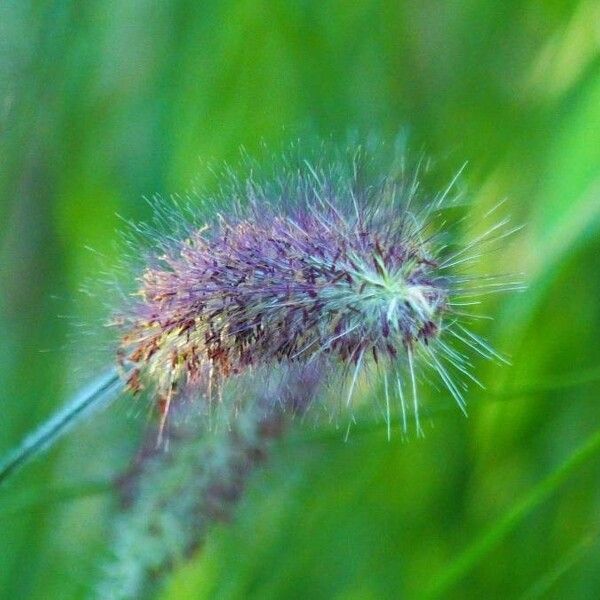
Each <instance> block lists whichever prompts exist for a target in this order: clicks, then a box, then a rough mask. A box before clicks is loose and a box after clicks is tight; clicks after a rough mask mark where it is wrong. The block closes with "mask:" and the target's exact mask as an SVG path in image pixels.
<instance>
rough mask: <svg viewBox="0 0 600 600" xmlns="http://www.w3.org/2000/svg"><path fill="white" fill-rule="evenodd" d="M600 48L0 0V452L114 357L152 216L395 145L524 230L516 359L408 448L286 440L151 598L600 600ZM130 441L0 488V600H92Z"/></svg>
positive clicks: (311, 10) (526, 12) (369, 11)
mask: <svg viewBox="0 0 600 600" xmlns="http://www.w3.org/2000/svg"><path fill="white" fill-rule="evenodd" d="M599 49H600V5H599V4H598V3H597V2H595V1H594V0H583V1H580V2H559V1H557V0H555V1H543V0H526V1H522V2H516V1H513V0H507V1H504V2H496V1H493V0H452V1H449V2H433V1H431V0H419V1H416V0H415V1H412V0H411V1H396V2H390V1H384V0H372V1H365V0H356V1H354V2H343V1H340V0H338V1H330V0H318V1H317V0H314V1H313V0H292V1H289V0H280V1H277V0H273V1H266V0H265V1H262V0H238V1H230V0H206V1H204V2H196V1H190V0H171V1H169V2H167V1H160V0H126V1H123V0H103V1H99V0H91V1H88V2H76V1H74V0H72V1H69V0H62V1H59V0H54V1H51V0H41V1H36V2H32V1H31V2H30V1H27V0H3V1H2V2H1V3H0V157H1V158H0V335H1V338H0V406H1V412H0V452H4V451H6V450H7V449H9V448H10V447H11V446H12V445H13V444H15V443H16V442H17V441H18V440H19V439H20V438H21V437H22V435H24V433H25V432H26V431H27V430H29V429H30V428H31V427H32V426H33V425H34V424H36V423H38V422H39V421H40V420H42V419H43V418H44V417H45V416H47V415H49V414H50V413H51V412H52V410H53V409H54V408H55V407H57V406H59V405H60V404H61V403H62V402H64V401H65V399H66V398H67V397H68V396H69V394H70V393H71V392H72V391H73V390H74V389H75V388H76V387H77V385H79V384H80V383H81V382H82V381H85V380H86V378H89V377H90V376H92V375H93V372H94V370H95V369H96V368H97V367H98V365H99V364H100V363H101V362H102V361H103V360H104V358H105V357H104V356H103V354H102V350H101V348H102V347H103V345H104V334H103V332H102V327H101V326H96V324H100V323H101V322H102V319H103V318H104V317H105V315H106V312H105V306H104V304H105V303H104V298H103V294H102V291H101V286H99V285H98V282H99V281H100V280H101V279H102V277H101V275H102V270H101V268H100V267H99V260H98V259H99V256H100V257H101V258H102V260H103V261H105V263H106V264H108V265H110V264H112V263H114V262H116V261H117V260H118V259H119V256H118V250H117V248H118V246H117V245H116V244H115V241H116V240H117V238H118V236H119V233H118V231H119V230H120V229H122V228H123V221H122V219H126V220H127V219H143V218H148V217H149V216H150V209H149V207H148V205H147V204H146V203H145V202H144V201H143V197H144V196H152V195H154V194H157V193H158V194H163V195H169V194H170V193H176V192H184V191H185V190H187V189H189V188H190V186H193V185H196V184H198V183H202V181H203V180H204V179H205V178H206V177H207V170H206V168H205V166H203V165H204V164H205V163H204V161H205V160H207V159H210V160H213V161H221V160H233V159H234V158H235V157H236V156H237V154H238V149H239V147H240V145H244V146H245V147H246V148H248V150H249V151H250V152H252V150H253V149H255V148H257V147H258V145H259V143H260V141H261V140H264V141H265V142H266V143H267V144H273V145H277V144H281V143H285V141H286V139H287V138H288V137H289V136H290V135H294V132H296V131H298V130H299V129H300V130H304V131H310V132H312V133H314V134H316V135H322V136H330V137H332V138H333V139H337V138H338V137H339V138H340V139H343V138H344V136H346V135H347V133H348V131H350V130H356V131H362V132H372V131H375V132H378V133H379V134H380V135H383V136H386V135H390V136H391V135H395V134H396V133H398V131H403V132H405V133H407V135H408V137H409V140H410V146H411V147H413V148H416V149H418V150H419V151H425V152H426V153H427V154H429V155H431V156H434V157H437V158H442V159H443V160H441V161H440V165H441V167H440V168H441V169H442V171H441V174H440V176H441V178H446V179H449V178H450V177H451V176H452V175H453V169H455V168H456V167H457V166H459V165H460V164H461V163H462V162H463V161H464V160H468V161H469V167H468V169H467V170H466V174H465V179H466V181H467V182H468V184H469V187H470V189H471V195H472V198H473V211H474V212H475V213H477V212H478V211H482V210H484V209H485V208H486V207H489V206H491V205H493V203H495V202H496V201H498V200H500V199H502V198H503V197H507V198H508V200H507V206H508V208H509V211H510V212H511V213H512V214H513V215H514V216H515V220H517V221H521V222H524V223H526V225H527V226H526V228H525V230H524V231H523V232H522V233H521V234H519V235H518V236H517V237H516V238H515V239H514V240H513V241H512V242H510V243H507V244H506V248H505V249H503V251H501V252H499V253H498V252H497V253H495V254H494V255H489V256H487V257H486V258H485V259H484V263H483V266H482V269H483V270H486V269H487V268H488V267H489V268H490V269H493V268H499V269H500V270H513V271H514V270H516V271H522V272H524V273H526V279H527V281H528V284H529V289H528V291H527V292H526V293H524V294H519V295H512V296H508V297H506V298H494V299H491V300H490V301H489V302H487V301H486V303H485V306H484V307H483V308H482V311H483V312H492V313H493V314H494V315H495V317H496V318H495V320H494V321H491V322H485V323H483V324H482V326H481V328H480V332H481V333H482V334H485V335H486V336H488V338H489V339H490V340H491V341H492V342H493V343H494V345H495V346H496V347H498V348H499V349H501V350H502V351H504V352H506V353H508V354H509V355H511V356H512V361H513V363H514V366H512V367H510V368H499V367H497V366H494V365H491V364H484V363H481V364H479V365H478V372H479V376H480V378H481V379H483V380H484V382H485V383H486V384H487V386H488V390H487V391H486V392H482V391H473V393H471V394H470V395H469V404H470V415H469V418H468V419H466V418H464V417H463V416H462V415H461V414H460V412H459V411H458V410H448V411H444V412H443V413H440V414H437V415H435V417H434V418H432V419H431V421H429V422H428V424H427V428H426V429H427V435H426V437H425V439H422V440H412V441H409V442H401V441H400V437H399V436H396V437H393V438H392V441H391V442H388V441H387V439H386V435H385V426H384V425H383V424H380V426H374V427H365V428H364V430H362V431H360V430H357V432H356V433H355V434H354V435H351V437H350V439H349V441H348V442H347V443H344V442H343V439H342V438H343V436H342V435H340V434H339V432H338V433H336V432H335V431H331V430H327V429H326V428H324V430H323V431H322V432H320V431H314V430H311V431H303V430H302V428H299V429H298V430H296V431H295V432H294V435H293V437H292V438H290V440H289V441H288V442H287V443H282V444H280V445H279V446H278V447H277V449H276V452H275V456H274V458H273V460H272V462H271V463H270V465H269V467H268V468H266V469H263V470H262V471H261V472H260V473H257V474H256V476H255V477H254V478H253V480H252V482H251V485H250V489H249V490H248V493H247V495H246V496H245V497H244V500H243V501H242V503H241V504H240V506H239V510H238V511H237V513H236V515H235V518H234V520H233V522H232V523H231V524H229V525H220V526H218V527H217V528H215V529H214V530H213V532H212V533H211V535H210V537H209V540H208V543H207V545H206V548H205V550H204V551H203V552H202V553H200V554H199V555H198V556H197V557H194V558H193V559H192V560H190V561H189V562H187V563H186V564H184V565H182V567H181V568H180V569H178V570H177V572H176V573H175V575H174V576H173V577H172V578H171V580H170V581H169V582H168V585H167V587H166V588H165V591H164V593H163V596H162V597H163V598H165V599H166V598H168V599H170V600H176V599H180V598H186V599H188V598H317V599H318V598H340V599H342V598H343V599H348V600H350V599H352V600H355V599H356V600H358V599H370V598H372V599H378V598H403V597H405V598H420V597H442V598H521V597H526V598H538V597H544V598H545V597H548V598H570V599H572V598H582V599H587V598H597V597H600V402H599V400H600V398H599V397H598V392H599V390H600V300H599V298H600V51H599ZM89 248H93V251H91V250H89ZM100 262H102V261H100ZM82 287H86V288H90V287H91V288H92V291H93V293H91V294H88V295H86V294H83V293H82V292H81V288H82ZM94 288H96V289H94ZM144 427H145V421H144V420H143V419H139V418H134V417H132V416H131V414H130V411H128V410H127V409H126V408H122V407H121V408H120V407H119V406H118V405H117V406H115V407H113V408H112V409H111V410H109V411H108V412H106V413H103V414H101V415H99V416H97V417H96V418H94V419H93V421H92V422H89V423H87V424H86V425H85V426H83V427H81V428H80V429H79V430H78V431H77V432H75V433H73V434H72V435H71V436H70V437H69V438H68V439H65V440H64V441H63V442H62V443H61V444H60V445H59V446H58V447H57V448H55V449H54V450H52V451H51V452H49V453H48V454H47V455H45V456H44V457H43V458H41V459H40V460H38V461H37V462H36V464H35V465H32V466H30V467H28V469H27V470H25V471H23V472H22V473H21V474H20V476H19V478H18V479H16V480H15V481H14V482H13V483H12V484H11V485H10V486H9V487H7V488H6V489H2V490H0V597H1V598H7V599H8V598H10V599H40V600H42V599H43V600H49V599H54V598H56V599H64V598H84V597H88V596H89V594H90V591H91V590H92V589H93V587H94V583H95V581H96V580H97V578H98V570H99V568H100V566H101V564H102V561H103V557H104V556H105V554H106V552H107V548H108V540H109V535H110V516H111V514H112V513H113V511H114V509H115V504H116V501H115V499H114V495H113V494H112V493H111V487H110V480H111V478H112V477H113V476H114V475H115V474H116V473H118V472H119V470H120V469H122V468H123V467H124V465H126V464H127V462H128V460H129V458H130V457H131V455H132V453H133V452H134V450H135V448H136V444H137V443H138V440H139V437H140V435H141V432H142V431H143V429H144Z"/></svg>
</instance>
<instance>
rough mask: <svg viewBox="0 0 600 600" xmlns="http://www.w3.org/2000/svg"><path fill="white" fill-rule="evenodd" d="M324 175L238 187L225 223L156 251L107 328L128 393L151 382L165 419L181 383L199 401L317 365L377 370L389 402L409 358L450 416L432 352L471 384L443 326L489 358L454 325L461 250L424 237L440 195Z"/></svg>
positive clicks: (308, 171)
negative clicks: (416, 204)
mask: <svg viewBox="0 0 600 600" xmlns="http://www.w3.org/2000/svg"><path fill="white" fill-rule="evenodd" d="M332 172H333V171H325V170H320V171H318V170H316V169H315V168H313V167H311V166H307V167H306V168H305V169H304V170H299V171H297V172H295V173H294V174H293V176H288V177H286V178H284V179H283V180H280V181H278V182H277V184H276V185H275V186H274V187H273V186H271V187H265V186H263V185H261V184H256V183H255V182H253V181H252V180H250V181H246V182H245V184H244V186H243V188H242V190H241V192H240V193H239V194H238V195H237V197H236V199H235V200H232V201H231V210H230V211H229V212H228V214H226V215H223V214H219V216H218V218H217V219H214V220H212V221H210V222H209V223H207V224H204V225H202V226H194V227H190V228H189V230H188V231H187V233H186V235H185V236H184V237H183V238H182V239H181V240H175V241H173V240H170V241H168V242H167V243H165V244H163V247H162V249H161V252H160V253H159V254H156V255H155V256H154V257H153V258H152V260H151V263H150V264H149V265H148V266H146V268H145V270H144V271H143V274H142V276H141V277H140V279H139V289H138V291H137V299H138V300H137V302H135V303H134V304H133V306H132V308H131V310H130V311H129V312H127V313H125V314H123V315H122V316H121V319H120V323H121V325H122V326H123V328H124V333H123V335H122V339H121V345H120V348H119V358H120V361H121V364H123V365H125V366H126V367H127V368H128V384H129V387H130V388H131V389H132V390H133V391H138V390H139V389H140V388H141V387H142V386H144V385H146V383H147V382H150V383H151V384H152V385H153V386H154V387H155V388H156V390H157V392H158V397H159V406H160V407H161V411H162V412H163V413H164V412H165V411H166V410H168V405H169V402H170V399H171V397H172V395H173V393H174V392H175V391H176V390H179V389H181V388H182V387H184V388H187V389H190V388H194V386H197V387H198V386H200V387H201V386H204V388H205V389H206V388H208V389H209V390H211V391H210V393H209V395H212V394H213V393H214V392H215V390H219V389H220V386H221V383H222V382H223V381H224V380H225V379H227V378H229V377H233V376H237V375H241V374H243V373H245V372H246V371H248V370H251V369H254V368H258V367H265V366H269V365H273V366H275V365H277V364H281V363H293V362H296V361H302V362H308V361H311V360H314V359H315V358H317V357H320V358H326V359H328V360H330V361H331V364H332V365H334V364H337V365H340V366H341V367H342V368H345V367H350V369H356V370H357V371H358V368H359V367H360V365H361V364H364V362H365V361H367V360H368V361H372V362H374V363H376V364H379V363H380V362H382V361H384V362H385V363H386V364H389V365H392V368H393V369H394V371H395V372H396V379H397V382H398V386H399V388H400V389H399V393H400V394H402V389H401V386H402V380H404V379H408V378H405V377H404V376H400V375H399V373H400V370H401V369H402V368H403V366H404V367H406V368H408V369H409V370H410V380H409V381H408V383H407V385H408V386H409V387H410V386H411V385H412V388H413V392H414V393H415V394H416V391H415V373H414V362H413V358H414V357H424V360H423V361H422V362H424V363H426V364H428V365H430V366H432V367H433V368H434V369H435V370H436V371H437V372H438V373H439V374H440V376H441V378H442V380H443V381H444V383H445V385H446V386H447V387H448V389H449V390H450V391H451V393H452V395H453V396H454V397H455V398H456V399H457V401H458V402H459V404H461V406H462V393H461V392H460V390H459V388H458V386H457V385H456V384H454V383H453V381H452V379H451V377H450V375H449V373H448V370H447V368H446V367H444V365H443V361H442V359H441V358H439V357H440V351H441V354H442V355H443V357H442V358H443V360H445V361H446V362H448V361H449V362H450V363H451V364H452V365H453V366H454V368H456V369H458V370H459V371H461V372H463V373H465V374H467V376H468V377H469V378H471V379H474V378H473V376H472V375H471V374H470V373H469V371H468V368H467V364H468V361H467V359H466V358H464V356H463V355H462V354H461V353H460V351H458V350H456V349H454V348H453V347H452V346H451V344H450V340H448V343H446V342H445V341H444V340H443V337H444V335H443V332H444V330H446V329H453V333H454V337H455V339H461V338H462V339H463V343H464V344H466V345H467V346H470V347H471V348H474V349H476V350H477V351H478V352H480V353H481V354H484V355H485V354H489V355H490V356H491V355H492V353H493V351H492V350H487V349H485V346H484V344H483V343H482V342H480V341H479V340H478V339H477V338H476V336H474V334H471V333H470V332H464V333H461V332H460V331H459V330H458V329H457V326H456V325H454V323H455V322H456V320H457V315H456V314H455V313H456V311H455V308H454V307H453V305H454V304H457V303H456V299H457V297H460V292H461V290H463V289H464V286H465V284H466V282H467V281H468V278H465V277H457V276H453V275H450V274H449V273H448V268H449V266H452V264H454V263H455V262H457V261H458V262H463V260H462V258H461V259H460V260H459V258H458V257H463V254H464V253H465V252H466V250H468V251H469V253H468V254H466V256H464V257H463V258H464V259H465V262H468V261H469V260H473V257H472V256H471V254H473V252H472V251H471V250H472V249H471V248H466V249H464V248H463V249H462V250H460V249H459V250H455V251H454V252H453V253H449V252H448V251H447V250H446V248H447V245H446V244H445V243H443V233H444V232H443V231H442V232H441V234H440V232H439V231H435V230H433V219H432V215H433V214H434V213H435V212H436V211H437V210H439V209H440V207H441V201H440V199H441V198H442V196H438V197H437V199H436V200H435V201H432V202H430V203H429V204H427V205H426V206H425V207H420V208H415V209H413V208H412V207H411V201H412V200H413V196H414V193H415V187H414V185H413V186H412V187H411V188H410V189H409V188H407V187H406V185H405V184H404V183H403V182H399V181H398V180H396V179H392V178H387V177H384V178H381V179H380V180H379V181H378V182H377V183H376V184H370V185H364V186H362V187H361V185H359V183H358V178H357V177H351V178H349V179H344V178H343V177H342V176H339V177H337V179H336V177H335V176H333V175H332ZM446 194H447V192H446V193H444V195H443V196H444V197H445V195H446ZM484 241H485V240H484ZM490 285H494V283H492V284H490ZM495 285H499V284H495ZM459 326H460V325H459ZM445 335H448V337H450V334H445ZM350 369H348V370H350ZM356 374H357V373H356V372H355V374H354V379H353V380H352V386H353V385H354V383H355V379H356ZM352 386H351V387H352ZM350 393H351V392H350ZM386 393H387V386H386ZM403 409H404V405H403ZM415 409H416V398H415Z"/></svg>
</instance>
